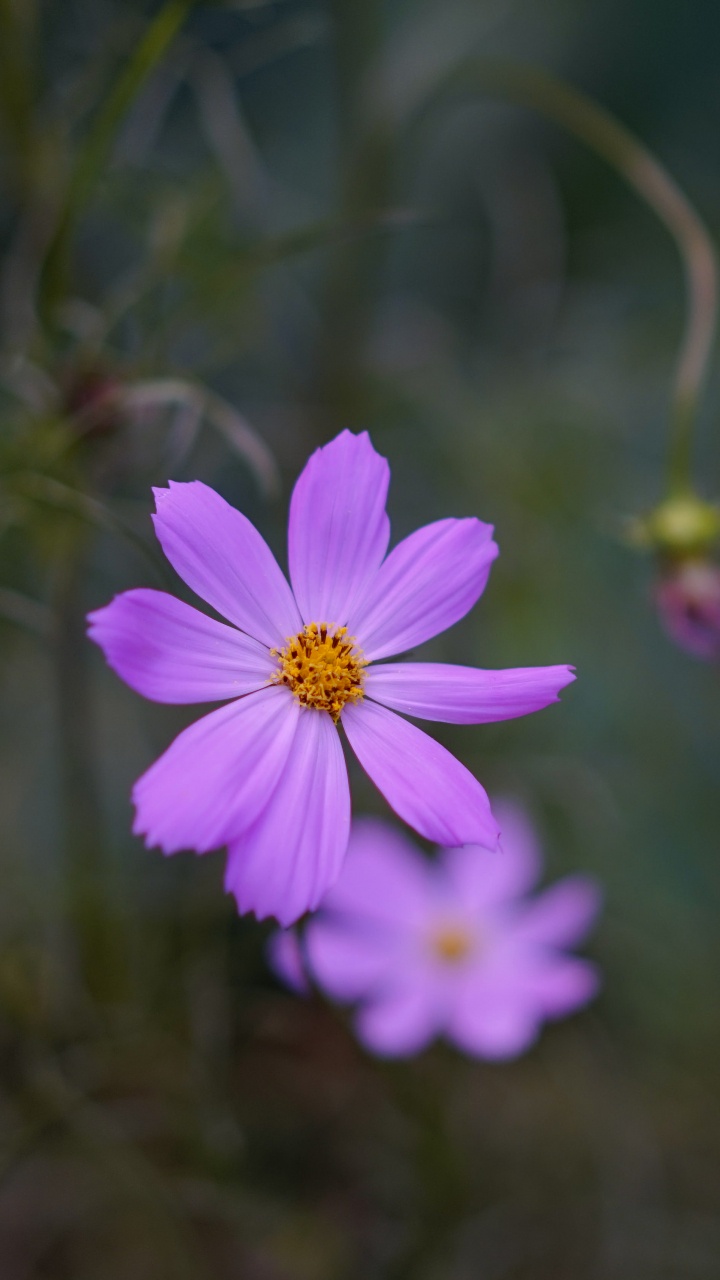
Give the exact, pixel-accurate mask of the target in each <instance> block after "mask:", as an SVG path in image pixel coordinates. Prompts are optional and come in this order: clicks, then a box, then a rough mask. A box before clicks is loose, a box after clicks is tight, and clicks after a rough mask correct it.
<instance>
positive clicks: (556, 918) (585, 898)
mask: <svg viewBox="0 0 720 1280" xmlns="http://www.w3.org/2000/svg"><path fill="white" fill-rule="evenodd" d="M601 905H602V893H601V890H600V887H599V886H598V885H597V884H596V883H595V881H594V880H591V879H590V877H589V876H580V875H578V876H566V878H565V879H564V880H560V881H558V883H557V884H555V885H553V886H552V888H551V889H546V890H545V892H544V893H541V894H540V895H539V896H538V897H537V898H535V899H534V900H533V901H532V902H530V903H528V904H527V905H526V906H524V907H523V909H522V911H521V913H520V914H519V915H517V916H516V917H515V920H514V921H513V925H512V933H513V938H515V939H517V940H518V941H522V943H523V944H529V943H531V944H532V945H533V946H548V947H571V946H574V945H575V944H576V943H578V942H582V940H583V938H584V937H585V936H586V934H587V933H588V932H589V930H590V929H591V928H592V926H593V924H594V923H595V920H596V918H597V915H598V912H599V911H600V907H601Z"/></svg>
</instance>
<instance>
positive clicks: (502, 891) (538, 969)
mask: <svg viewBox="0 0 720 1280" xmlns="http://www.w3.org/2000/svg"><path fill="white" fill-rule="evenodd" d="M496 812H497V814H498V817H499V818H500V822H501V825H502V830H503V837H502V851H501V852H495V853H491V854H488V853H483V852H481V851H479V850H478V849H476V848H473V846H472V845H466V846H465V847H464V848H461V849H441V850H439V852H438V856H437V858H436V859H434V860H433V861H432V862H431V861H430V860H429V859H427V858H426V857H424V856H423V855H422V854H421V853H420V851H419V850H418V849H416V848H414V847H413V845H412V844H410V842H409V841H408V840H406V839H405V837H404V836H403V835H401V834H400V832H398V831H397V830H396V829H395V828H393V827H391V826H390V825H389V824H388V823H385V822H381V821H379V820H378V819H372V818H364V819H359V820H358V821H356V822H355V823H354V825H353V830H352V834H351V837H350V845H349V848H348V856H347V858H346V861H345V864H344V866H343V869H342V872H341V873H340V877H339V879H338V881H337V883H336V884H335V885H334V886H333V888H331V889H330V891H329V892H328V894H327V895H326V896H325V898H324V899H323V902H322V903H321V907H320V912H319V914H318V915H317V916H315V917H313V919H312V920H310V922H309V923H308V925H307V927H306V929H305V933H304V940H303V944H302V947H301V944H300V942H299V940H298V937H297V934H296V933H295V931H294V930H288V931H286V932H283V931H277V932H276V933H275V934H273V935H272V937H271V939H270V942H269V947H270V962H271V964H272V967H273V968H274V970H275V972H276V973H277V974H278V976H279V977H281V978H282V979H283V981H284V982H285V983H286V984H287V985H288V986H290V987H292V988H293V989H294V990H296V991H305V990H307V989H308V983H307V978H306V969H307V971H309V973H310V974H311V975H312V977H313V979H314V980H315V982H316V983H317V985H318V986H319V987H320V989H321V990H323V991H324V992H326V993H327V994H328V995H329V996H331V997H333V998H335V999H337V1000H340V1001H352V1002H359V1008H358V1010H357V1012H356V1014H355V1027H356V1031H357V1035H358V1038H359V1039H360V1040H361V1041H362V1043H363V1044H364V1045H365V1046H366V1048H368V1049H369V1050H370V1051H371V1052H372V1053H376V1054H380V1055H383V1056H388V1057H402V1056H408V1055H410V1054H414V1053H418V1052H419V1051H420V1050H422V1049H423V1048H425V1047H426V1045H428V1044H429V1043H430V1041H431V1040H433V1039H434V1038H435V1037H436V1036H445V1037H446V1038H447V1039H448V1040H450V1041H452V1042H453V1043H454V1044H455V1045H457V1046H458V1047H459V1048H460V1049H462V1050H464V1051H465V1052H466V1053H469V1054H471V1055H473V1056H475V1057H479V1058H490V1059H503V1058H514V1057H516V1056H517V1055H518V1054H520V1053H523V1052H524V1051H525V1050H526V1049H528V1048H529V1047H530V1045H531V1044H532V1043H533V1042H534V1041H535V1040H536V1038H537V1036H538V1034H539V1031H540V1028H541V1025H542V1023H543V1022H544V1021H545V1020H546V1019H550V1018H562V1017H564V1016H565V1015H566V1014H568V1013H572V1012H573V1011H574V1010H575V1009H578V1008H579V1007H580V1006H581V1005H583V1004H585V1003H586V1002H587V1001H588V1000H590V999H591V998H592V997H593V996H594V994H595V992H596V991H597V988H598V974H597V971H596V969H595V967H594V965H592V964H591V963H590V962H589V961H588V960H584V959H581V958H579V957H578V956H573V955H569V954H568V953H567V952H566V951H565V948H566V947H569V946H573V945H574V944H575V943H577V942H579V941H581V939H582V938H583V937H584V936H585V934H586V933H587V932H588V930H589V929H590V927H591V925H592V924H593V922H594V920H595V917H596V915H597V913H598V910H599V907H600V893H599V889H598V887H597V885H596V884H595V883H594V882H593V881H592V880H590V879H589V878H587V877H584V876H579V875H577V876H569V877H567V878H566V879H565V880H561V881H559V882H558V883H557V884H555V885H554V886H553V887H552V888H550V889H546V890H545V891H544V892H543V893H540V894H539V895H537V896H536V897H534V898H528V897H527V896H526V895H527V891H528V890H529V889H530V888H532V886H533V885H534V884H535V883H536V881H537V879H538V875H539V872H540V866H541V862H540V855H539V851H538V846H537V841H536V838H535V834H534V832H533V829H532V827H531V826H530V824H529V822H528V820H527V818H526V817H525V815H524V814H523V812H522V810H520V809H519V808H517V807H516V806H514V805H509V804H507V803H504V804H501V805H498V806H497V807H496Z"/></svg>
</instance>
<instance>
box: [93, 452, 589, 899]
mask: <svg viewBox="0 0 720 1280" xmlns="http://www.w3.org/2000/svg"><path fill="white" fill-rule="evenodd" d="M389 478H390V473H389V468H388V464H387V462H386V461H385V459H384V458H381V457H380V456H379V455H378V454H377V453H376V452H375V450H374V449H373V447H372V444H371V443H370V439H369V437H368V435H367V434H366V433H364V434H362V435H359V436H354V435H351V434H350V432H348V431H343V432H342V434H341V435H339V436H338V437H337V438H336V439H335V440H333V441H332V442H331V443H330V444H328V445H326V446H325V448H323V449H318V450H317V451H316V452H315V453H314V454H313V455H312V457H311V458H310V460H309V462H308V463H307V466H306V467H305V469H304V471H303V472H302V475H301V476H300V478H299V480H298V482H297V484H296V485H295V489H294V492H293V495H292V501H291V504H290V526H289V535H288V541H289V562H290V580H291V582H292V589H291V588H290V587H289V586H288V583H287V581H286V579H285V578H284V576H283V574H282V573H281V571H280V569H279V567H278V565H277V562H276V561H275V559H274V557H273V555H272V552H271V551H270V549H269V548H268V546H267V545H266V543H265V542H264V541H263V539H262V538H261V536H260V534H259V533H258V532H257V530H256V529H255V528H254V527H253V525H251V524H250V522H249V521H248V520H247V519H246V518H245V516H243V515H242V514H241V513H240V512H239V511H236V510H235V509H234V508H233V507H231V506H229V505H228V504H227V502H225V501H224V500H223V499H222V498H221V497H220V495H219V494H217V493H215V491H214V490H213V489H210V488H208V486H207V485H204V484H201V483H200V482H199V481H197V480H196V481H193V482H192V483H190V484H177V483H174V482H173V481H170V487H169V488H168V489H156V490H155V497H156V502H157V514H156V515H155V517H154V521H155V530H156V533H157V535H158V538H159V539H160V543H161V545H162V548H163V551H164V552H165V554H166V556H167V557H168V559H169V560H170V562H171V564H172V565H173V567H174V568H175V569H176V570H177V572H178V573H179V574H180V576H181V577H182V578H183V579H184V580H185V582H186V583H187V584H188V586H190V587H192V589H193V590H194V591H195V592H196V593H197V594H198V595H199V596H200V597H201V598H202V599H203V600H205V601H206V602H207V604H209V605H211V606H212V607H213V608H214V609H215V610H217V612H218V613H220V614H221V615H222V616H223V617H224V618H227V619H228V622H229V624H230V625H227V624H226V623H223V622H219V621H216V620H215V619H214V618H210V617H207V616H206V615H205V614H203V613H200V612H198V611H197V610H196V609H193V608H191V606H190V605H187V604H184V603H182V602H181V601H180V600H176V599H175V598H174V597H173V596H170V595H166V594H165V593H164V592H161V591H150V590H144V589H140V590H137V591H127V592H125V593H124V594H123V595H120V596H117V597H116V598H115V599H114V600H113V601H112V602H111V603H110V604H109V605H108V606H107V607H106V608H104V609H98V610H97V611H96V612H95V613H92V614H90V618H89V621H90V632H89V634H90V636H91V637H92V639H93V640H95V641H96V642H97V643H98V644H99V645H100V646H101V647H102V649H103V651H104V653H105V656H106V658H107V660H108V662H109V663H110V666H111V667H113V669H114V670H115V671H116V672H117V673H118V675H120V676H121V677H122V678H123V680H125V681H126V682H127V683H128V684H129V685H130V686H131V687H132V688H133V689H136V690H137V691H138V692H139V693H142V694H144V695H145V697H147V698H153V699H154V700H155V701H157V702H176V703H185V702H214V701H215V702H220V701H222V702H224V703H225V705H224V706H222V707H220V708H219V709H218V710H216V711H212V712H210V714H209V715H206V716H204V717H203V719H201V720H198V721H197V722H196V723H195V724H193V725H191V726H190V728H188V729H185V730H184V732H182V733H181V734H180V735H179V737H177V738H176V739H175V741H174V742H173V743H172V745H171V746H170V747H169V749H168V750H167V751H166V752H165V754H164V755H162V756H161V757H160V759H159V760H157V761H156V762H155V764H153V765H152V766H151V768H150V769H148V771H147V773H145V774H144V775H143V776H142V777H141V778H140V779H139V781H138V782H137V783H136V784H135V787H134V789H133V800H134V803H135V806H136V818H135V823H134V827H133V830H134V831H135V832H136V833H138V834H141V835H143V836H144V837H145V840H146V843H147V844H148V845H149V846H155V845H159V847H160V848H161V849H162V850H163V852H164V853H168V854H169V853H176V852H177V851H178V850H180V849H188V848H193V849H195V850H197V852H198V853H206V852H208V851H209V850H211V849H217V848H220V847H221V846H223V845H227V846H228V861H227V871H226V876H225V886H226V889H227V890H228V891H229V892H232V893H234V894H235V897H236V899H237V903H238V907H239V909H240V910H241V911H251V910H252V911H255V913H256V914H257V915H258V916H259V917H260V918H263V917H265V916H268V915H275V916H277V918H278V919H279V920H280V921H281V923H283V924H290V923H292V921H294V920H296V919H297V918H298V917H299V916H301V915H302V914H303V912H304V911H306V910H307V909H308V908H314V907H315V906H317V904H318V902H319V901H320V899H321V897H322V896H323V894H324V892H325V890H326V889H327V888H328V887H329V885H330V884H332V883H333V881H334V880H335V879H336V878H337V875H338V874H339V871H340V867H341V865H342V861H343V858H344V856H345V851H346V849H347V843H348V837H349V831H350V791H349V786H348V776H347V769H346V766H345V760H344V756H343V751H342V746H341V743H340V735H339V733H338V732H337V726H338V724H339V723H341V724H342V726H343V729H344V730H345V733H346V735H347V738H348V740H349V742H350V746H351V747H352V749H353V751H354V752H355V754H356V756H357V757H358V759H359V761H360V763H361V765H362V766H363V768H364V769H365V770H366V771H367V773H368V774H369V775H370V777H371V778H372V780H373V781H374V782H375V783H376V785H377V786H378V787H379V789H380V790H381V791H382V793H383V795H384V796H385V798H386V800H387V801H388V803H389V804H390V805H391V806H392V808H393V809H394V810H395V811H396V813H398V814H399V815H400V817H401V818H403V819H404V821H405V822H407V823H409V824H410V825H411V826H412V827H415V829H416V830H417V831H419V832H420V833H421V834H422V835H424V836H426V837H427V838H428V839H430V840H435V841H438V842H440V843H443V844H453V845H458V844H465V843H473V844H479V845H482V846H484V847H486V848H491V849H492V848H495V847H496V845H497V841H498V834H499V832H498V826H497V823H496V821H495V819H494V817H493V815H492V812H491V810H490V803H489V801H488V798H487V795H486V793H485V791H484V790H483V788H482V787H481V786H480V783H479V782H478V781H477V780H476V779H475V778H474V777H473V776H472V774H471V773H469V772H468V770H467V769H465V768H464V767H463V765H461V764H460V763H459V762H458V761H457V760H456V759H455V758H454V757H453V756H452V755H450V753H449V752H448V751H446V750H445V748H444V747H441V746H440V744H439V743H437V742H435V741H434V739H432V738H429V737H428V736H427V735H426V734H424V733H422V732H421V730H420V729H417V728H416V727H415V726H414V725H412V724H410V723H409V722H408V721H407V720H404V719H402V717H401V716H398V715H396V714H395V712H397V711H400V712H405V713H406V714H408V715H412V716H419V717H422V718H425V719H429V720H443V721H447V722H449V723H454V724H477V723H482V722H485V721H491V720H506V719H510V718H512V717H513V716H520V715H524V714H526V713H527V712H529V711H537V710H539V709H540V708H541V707H545V706H547V705H548V704H549V703H551V702H554V701H556V699H557V696H558V692H559V690H560V689H562V688H563V686H564V685H566V684H568V682H569V681H570V680H572V679H574V677H573V675H572V672H571V670H570V668H569V667H566V666H556V667H535V668H520V669H515V670H507V671H479V670H475V669H474V668H471V667H459V666H444V665H441V664H438V663H412V664H409V663H406V664H400V665H399V664H397V663H394V662H393V663H383V664H382V665H376V664H377V663H378V662H379V660H380V659H381V658H388V657H391V656H393V655H394V654H398V653H401V652H403V651H404V650H406V649H410V648H413V647H414V646H415V645H419V644H422V642H423V641H424V640H429V639H430V637H431V636H435V635H437V634H438V633H439V632H441V631H444V630H445V629H446V628H447V627H450V626H452V624H453V623H454V622H457V621H458V619H459V618H462V617H463V615H464V614H465V613H467V611H468V609H470V608H471V607H472V605H473V604H474V603H475V601H476V600H477V599H478V597H479V596H480V594H481V592H482V590H483V588H484V586H485V583H486V582H487V578H488V573H489V571H490V565H491V564H492V561H493V560H494V559H495V556H496V555H497V547H496V545H495V543H494V542H493V540H492V527H491V526H490V525H487V524H482V523H481V522H480V521H479V520H475V519H465V520H438V521H437V522H436V523H435V524H430V525H426V526H425V527H424V528H422V529H418V531H417V532H416V533H413V534H411V535H410V537H408V538H406V539H405V540H404V541H403V542H401V543H400V544H399V545H398V546H396V547H395V548H394V550H393V551H391V552H390V554H389V555H387V554H386V553H387V547H388V541H389V537H390V525H389V521H388V517H387V515H386V512H385V498H386V494H387V488H388V482H389Z"/></svg>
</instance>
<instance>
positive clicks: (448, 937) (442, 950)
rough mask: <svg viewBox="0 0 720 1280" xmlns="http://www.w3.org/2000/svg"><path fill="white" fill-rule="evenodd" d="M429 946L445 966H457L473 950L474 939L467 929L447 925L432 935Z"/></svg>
mask: <svg viewBox="0 0 720 1280" xmlns="http://www.w3.org/2000/svg"><path fill="white" fill-rule="evenodd" d="M431 945H432V949H433V951H434V952H435V955H436V956H438V958H439V959H440V960H444V961H445V963H446V964H459V963H460V961H461V960H465V959H467V957H468V956H469V954H470V952H471V951H472V950H473V947H474V939H473V938H472V936H471V935H470V933H469V932H468V931H467V929H463V928H462V927H461V926H459V925H448V926H445V927H444V928H442V929H438V930H437V932H436V933H434V934H433V936H432V939H431Z"/></svg>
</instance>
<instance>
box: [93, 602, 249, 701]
mask: <svg viewBox="0 0 720 1280" xmlns="http://www.w3.org/2000/svg"><path fill="white" fill-rule="evenodd" d="M88 621H89V623H90V627H89V629H88V635H89V636H90V639H91V640H94V641H95V643H96V644H99V645H100V648H101V649H102V651H103V653H104V654H105V657H106V658H107V661H108V663H109V665H110V666H111V667H112V669H113V671H116V672H117V674H118V675H119V676H120V677H121V678H122V679H123V680H124V681H125V683H126V684H129V685H130V687H131V689H135V690H136V692H137V693H142V694H143V695H144V696H145V697H146V698H152V699H153V700H154V701H155V702H178V703H179V702H219V701H220V700H221V699H224V698H237V697H239V696H240V695H241V694H244V693H252V691H253V690H254V689H261V688H262V687H263V685H266V684H267V683H268V680H269V678H270V674H271V672H272V670H273V662H272V659H271V657H270V655H269V653H268V651H267V649H265V648H264V647H263V646H262V645H261V644H259V643H258V642H257V640H252V639H251V638H250V636H246V635H245V634H244V633H243V632H242V631H237V630H236V629H235V628H234V627H228V626H226V625H225V623H224V622H216V621H215V619H214V618H208V617H207V616H206V615H205V614H204V613H200V612H199V611H198V610H197V609H193V608H192V606H191V605H189V604H184V603H183V601H182V600H176V599H175V596H171V595H168V594H167V593H166V592H165V591H151V590H149V589H145V588H140V589H138V590H136V591H125V592H124V593H123V594H122V595H119V596H115V599H114V600H111V602H110V604H109V605H106V606H105V608H104V609H96V610H95V612H94V613H90V614H88Z"/></svg>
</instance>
